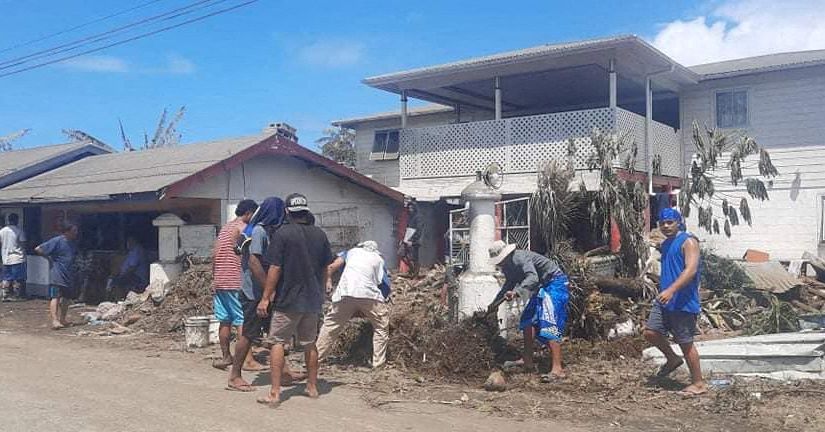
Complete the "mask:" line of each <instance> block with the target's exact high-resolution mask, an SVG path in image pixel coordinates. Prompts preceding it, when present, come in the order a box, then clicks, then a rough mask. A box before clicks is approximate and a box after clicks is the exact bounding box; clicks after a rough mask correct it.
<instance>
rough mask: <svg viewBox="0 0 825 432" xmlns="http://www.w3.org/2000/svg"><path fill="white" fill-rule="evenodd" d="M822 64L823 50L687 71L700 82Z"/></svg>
mask: <svg viewBox="0 0 825 432" xmlns="http://www.w3.org/2000/svg"><path fill="white" fill-rule="evenodd" d="M824 64H825V50H813V51H797V52H788V53H779V54H768V55H762V56H756V57H747V58H742V59H736V60H728V61H722V62H715V63H707V64H702V65H696V66H691V67H689V68H688V69H690V70H692V71H693V72H696V73H698V74H699V75H701V76H702V80H708V79H719V78H729V77H733V76H738V75H746V74H751V73H758V72H770V71H774V70H782V69H793V68H800V67H809V66H817V65H824Z"/></svg>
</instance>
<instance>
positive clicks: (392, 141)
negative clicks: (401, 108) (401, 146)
mask: <svg viewBox="0 0 825 432" xmlns="http://www.w3.org/2000/svg"><path fill="white" fill-rule="evenodd" d="M386 152H387V154H396V153H398V131H392V132H389V133H387V150H386Z"/></svg>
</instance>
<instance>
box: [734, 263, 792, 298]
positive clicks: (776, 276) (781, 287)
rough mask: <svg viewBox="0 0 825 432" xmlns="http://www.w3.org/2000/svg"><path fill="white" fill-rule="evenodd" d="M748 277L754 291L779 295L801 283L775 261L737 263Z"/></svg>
mask: <svg viewBox="0 0 825 432" xmlns="http://www.w3.org/2000/svg"><path fill="white" fill-rule="evenodd" d="M738 264H739V265H740V266H741V267H742V269H743V270H745V273H746V274H747V275H748V277H750V278H751V280H752V281H753V284H754V285H755V287H756V289H758V290H761V291H768V292H772V293H774V294H781V293H784V292H786V291H788V290H790V289H791V288H793V287H796V286H799V285H801V284H802V282H801V281H800V280H799V279H797V278H796V276H794V275H792V274H790V273H788V270H786V269H785V267H784V266H783V265H782V264H780V263H778V262H775V261H769V262H761V263H752V262H739V263H738Z"/></svg>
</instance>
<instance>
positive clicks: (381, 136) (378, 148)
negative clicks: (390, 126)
mask: <svg viewBox="0 0 825 432" xmlns="http://www.w3.org/2000/svg"><path fill="white" fill-rule="evenodd" d="M398 146H399V136H398V131H397V130H389V131H376V132H375V140H374V141H373V142H372V152H371V153H370V160H393V159H398Z"/></svg>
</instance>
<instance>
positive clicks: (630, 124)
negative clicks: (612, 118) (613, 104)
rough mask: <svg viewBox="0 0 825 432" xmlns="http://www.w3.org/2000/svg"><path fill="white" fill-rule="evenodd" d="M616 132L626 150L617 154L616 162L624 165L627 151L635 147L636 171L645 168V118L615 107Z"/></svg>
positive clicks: (642, 170)
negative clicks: (625, 144)
mask: <svg viewBox="0 0 825 432" xmlns="http://www.w3.org/2000/svg"><path fill="white" fill-rule="evenodd" d="M616 132H617V133H618V135H619V137H620V138H622V139H624V140H625V142H626V143H627V152H625V153H624V154H622V155H620V156H619V160H618V161H617V164H618V165H620V166H624V162H625V160H626V159H627V156H628V152H630V151H632V149H633V147H634V146H635V148H636V163H635V164H634V168H635V169H636V171H641V172H645V171H646V170H647V168H646V167H647V154H646V153H645V151H646V147H645V118H644V117H642V116H640V115H638V114H636V113H632V112H630V111H627V110H623V109H621V108H617V109H616Z"/></svg>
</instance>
